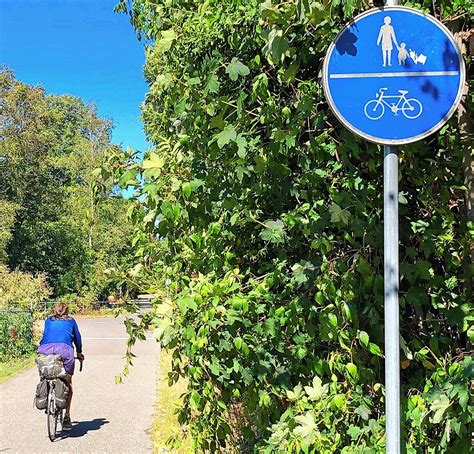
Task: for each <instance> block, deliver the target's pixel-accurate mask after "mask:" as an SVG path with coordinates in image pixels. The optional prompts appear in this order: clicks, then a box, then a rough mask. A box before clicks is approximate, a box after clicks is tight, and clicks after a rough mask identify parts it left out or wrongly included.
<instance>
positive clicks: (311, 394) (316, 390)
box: [304, 375, 327, 401]
mask: <svg viewBox="0 0 474 454" xmlns="http://www.w3.org/2000/svg"><path fill="white" fill-rule="evenodd" d="M312 384H313V386H305V387H304V390H305V392H306V394H307V395H308V399H309V400H313V401H315V400H319V399H321V397H322V396H323V395H324V394H325V393H326V392H327V385H324V386H323V385H322V381H321V379H320V378H319V377H318V376H317V375H316V376H315V377H314V378H313V383H312Z"/></svg>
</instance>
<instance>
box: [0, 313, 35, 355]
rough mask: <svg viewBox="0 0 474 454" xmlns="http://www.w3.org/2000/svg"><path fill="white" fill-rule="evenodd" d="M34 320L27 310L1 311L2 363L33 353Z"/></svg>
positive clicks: (0, 350) (0, 338) (0, 340)
mask: <svg viewBox="0 0 474 454" xmlns="http://www.w3.org/2000/svg"><path fill="white" fill-rule="evenodd" d="M34 350H35V346H34V343H33V318H32V314H31V313H30V312H29V311H27V310H21V309H10V310H9V309H0V361H6V360H9V359H16V358H20V357H22V356H26V355H29V354H31V353H33V352H34Z"/></svg>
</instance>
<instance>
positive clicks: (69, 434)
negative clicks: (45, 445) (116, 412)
mask: <svg viewBox="0 0 474 454" xmlns="http://www.w3.org/2000/svg"><path fill="white" fill-rule="evenodd" d="M108 423H109V421H108V420H107V419H105V418H96V419H93V420H92V421H79V422H77V423H75V424H74V423H73V426H72V428H71V429H69V430H63V431H62V432H61V438H77V437H83V436H84V435H86V434H87V432H89V431H91V430H99V429H100V428H101V427H102V426H103V425H104V424H108Z"/></svg>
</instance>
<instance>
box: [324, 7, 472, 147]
mask: <svg viewBox="0 0 474 454" xmlns="http://www.w3.org/2000/svg"><path fill="white" fill-rule="evenodd" d="M387 10H395V11H396V10H402V11H409V12H411V13H414V14H417V15H418V16H422V17H424V18H425V19H427V20H429V21H431V22H433V23H434V24H435V25H437V26H438V27H439V28H440V29H441V30H442V31H443V32H444V33H445V35H446V36H447V37H448V39H449V40H450V42H451V43H452V45H453V47H454V49H456V52H457V56H458V60H459V69H460V78H459V87H458V93H457V96H456V100H455V102H454V103H453V105H452V106H451V109H450V110H449V112H448V113H447V114H446V115H445V116H444V118H442V119H441V120H440V121H439V122H438V123H437V124H436V125H435V126H433V127H432V128H431V129H429V130H428V131H425V132H424V133H422V134H418V135H417V136H413V137H408V138H405V139H383V138H381V137H375V136H371V135H369V134H366V133H365V132H362V131H360V130H359V129H357V128H355V127H354V126H353V125H351V124H350V123H349V122H348V121H346V119H345V118H344V117H343V115H342V114H341V113H340V112H339V110H338V109H337V107H336V105H335V104H334V101H333V99H332V96H331V92H330V90H329V86H328V65H329V59H330V58H331V55H332V53H333V51H334V49H335V47H336V46H335V43H336V41H337V40H338V39H339V38H340V36H341V35H342V34H343V33H344V32H345V31H346V30H347V29H348V28H349V27H350V26H351V25H353V24H354V23H355V22H356V21H357V20H359V19H361V18H362V17H364V16H370V15H371V14H374V13H378V12H380V11H387ZM465 78H466V68H465V65H464V60H463V58H462V54H461V51H460V50H459V48H458V46H457V44H456V41H454V38H453V35H452V34H451V32H450V31H449V30H448V28H447V27H446V26H445V25H443V24H442V23H441V22H440V21H439V20H437V19H436V18H434V17H433V16H430V15H429V14H425V13H423V12H421V11H419V10H417V9H415V8H410V7H408V6H385V7H382V8H373V9H370V10H368V11H365V12H363V13H362V14H359V15H358V16H356V17H354V19H352V20H351V21H350V22H349V23H347V24H346V25H345V26H344V28H343V29H342V30H341V31H340V32H339V33H338V35H337V36H336V38H335V39H334V41H333V42H332V43H331V45H330V46H329V48H328V51H327V53H326V57H325V58H324V63H323V90H324V94H325V95H326V99H327V100H328V103H329V107H330V108H331V110H332V111H333V113H334V115H335V116H336V117H337V119H338V120H339V121H340V122H341V123H342V124H343V125H344V126H345V127H346V128H347V129H349V130H350V131H352V132H354V133H355V134H357V135H358V136H360V137H363V138H364V139H367V140H369V141H370V142H375V143H378V144H383V145H403V144H407V143H412V142H416V141H418V140H421V139H424V138H425V137H428V136H429V135H431V134H432V133H433V132H435V131H437V130H438V129H439V128H441V127H442V126H443V125H444V124H446V122H447V121H448V120H449V119H450V118H451V116H452V115H453V113H454V112H455V110H456V109H457V108H458V105H459V103H460V101H461V98H462V94H463V88H464V83H465Z"/></svg>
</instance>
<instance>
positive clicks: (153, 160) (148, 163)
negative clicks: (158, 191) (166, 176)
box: [141, 152, 165, 169]
mask: <svg viewBox="0 0 474 454" xmlns="http://www.w3.org/2000/svg"><path fill="white" fill-rule="evenodd" d="M164 165H165V161H164V159H163V158H160V157H159V156H158V155H157V154H156V153H154V152H151V153H150V156H149V158H148V159H146V160H145V161H143V162H142V164H141V167H142V169H161V168H162V167H163V166H164Z"/></svg>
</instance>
